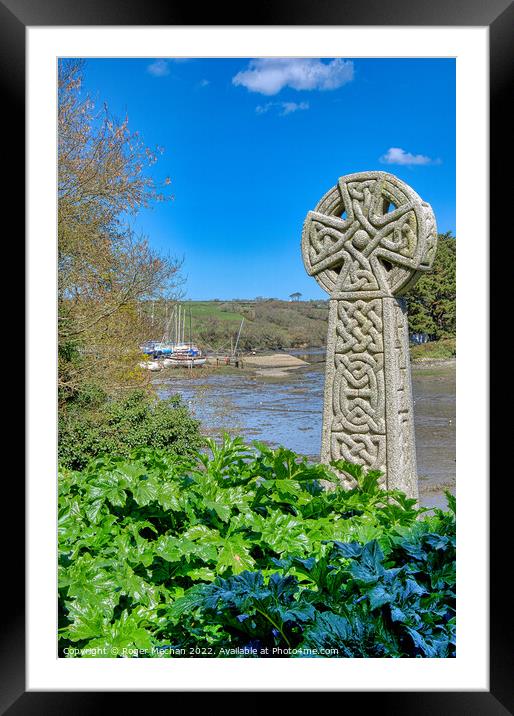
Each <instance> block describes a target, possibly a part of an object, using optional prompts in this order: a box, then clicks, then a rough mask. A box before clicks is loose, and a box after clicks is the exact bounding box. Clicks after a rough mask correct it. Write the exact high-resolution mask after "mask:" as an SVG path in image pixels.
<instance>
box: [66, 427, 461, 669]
mask: <svg viewBox="0 0 514 716" xmlns="http://www.w3.org/2000/svg"><path fill="white" fill-rule="evenodd" d="M208 447H209V454H204V453H200V452H197V453H195V454H194V455H193V456H190V457H187V456H177V455H172V454H171V453H169V452H167V451H165V450H160V449H155V448H152V449H148V448H147V449H139V450H137V451H135V452H134V453H133V454H132V456H131V457H130V459H125V458H123V457H116V458H115V457H102V458H98V459H96V460H93V461H91V462H90V463H89V464H88V466H87V467H86V468H85V469H83V470H82V471H73V470H70V469H67V468H63V469H62V470H61V473H60V477H59V489H60V497H59V501H60V511H59V595H60V610H59V615H60V629H59V643H60V654H61V655H62V656H68V657H73V656H96V657H98V656H100V657H114V656H136V655H137V656H139V657H141V656H144V657H173V656H181V657H184V656H195V657H198V656H218V657H223V656H245V657H248V656H257V657H265V656H270V657H273V656H279V657H283V656H291V657H305V656H307V657H311V656H331V657H404V656H407V657H448V656H454V653H455V637H454V632H455V504H454V500H453V498H450V510H449V511H448V512H443V511H441V510H436V511H435V513H434V514H430V515H427V514H425V513H426V510H420V509H416V508H415V505H414V501H413V500H411V499H408V498H407V497H406V496H405V495H404V494H403V493H401V492H398V491H390V492H385V491H383V490H381V489H380V488H378V486H377V481H378V477H379V473H378V472H367V473H366V472H364V471H363V470H362V469H361V468H360V467H357V466H355V465H351V464H349V463H344V462H339V463H334V466H336V467H337V468H338V469H340V470H341V469H342V470H345V471H347V472H348V473H349V474H351V475H352V476H353V477H354V478H355V480H356V487H355V488H354V489H352V490H349V491H348V490H344V489H342V488H341V487H339V486H338V484H337V480H336V477H335V474H334V473H333V472H332V470H331V469H330V468H329V467H327V466H325V465H320V464H311V463H308V462H307V461H306V459H304V458H300V457H298V456H297V455H296V454H294V453H292V452H291V451H289V450H286V449H284V448H279V449H277V450H271V449H270V448H268V447H266V446H264V445H262V444H258V443H254V446H253V447H252V448H250V447H248V446H246V445H244V443H243V442H242V440H241V439H240V438H236V439H234V440H230V439H229V438H228V437H226V438H225V439H224V442H223V444H222V445H217V444H215V443H214V442H213V441H208ZM327 480H328V481H330V482H332V483H334V486H333V488H332V489H325V488H324V487H323V486H322V484H321V483H320V481H323V484H326V482H325V481H327ZM449 497H450V496H449Z"/></svg>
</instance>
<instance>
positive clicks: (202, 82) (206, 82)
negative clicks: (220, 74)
mask: <svg viewBox="0 0 514 716" xmlns="http://www.w3.org/2000/svg"><path fill="white" fill-rule="evenodd" d="M209 84H210V82H209V80H200V82H199V83H198V85H199V86H200V87H207V85H209Z"/></svg>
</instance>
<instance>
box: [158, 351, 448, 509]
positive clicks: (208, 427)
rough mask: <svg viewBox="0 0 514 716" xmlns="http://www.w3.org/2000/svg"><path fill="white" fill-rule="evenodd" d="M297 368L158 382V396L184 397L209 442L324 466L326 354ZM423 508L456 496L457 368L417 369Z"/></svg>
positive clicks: (302, 355) (315, 354) (303, 355)
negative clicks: (283, 451) (268, 449)
mask: <svg viewBox="0 0 514 716" xmlns="http://www.w3.org/2000/svg"><path fill="white" fill-rule="evenodd" d="M295 355H296V356H297V357H298V358H299V359H300V360H302V361H306V364H305V365H303V366H301V367H297V368H292V369H291V368H289V369H288V368H285V367H284V368H282V367H281V368H278V367H277V368H259V367H257V366H255V367H254V368H253V369H244V370H234V371H231V372H225V371H223V372H216V371H214V372H209V373H205V374H202V372H201V371H198V373H195V374H194V376H193V377H180V376H178V375H176V374H174V373H173V372H172V371H170V372H169V373H168V372H167V373H166V374H165V375H163V374H161V375H159V377H158V378H156V379H155V384H156V388H157V390H158V394H159V395H160V396H161V397H163V398H164V397H167V396H169V395H172V394H174V393H178V394H180V395H181V396H182V397H183V399H184V401H185V402H186V404H187V405H188V406H189V408H190V409H191V411H192V412H193V414H194V415H195V416H196V417H198V418H199V419H200V420H201V421H202V424H203V426H204V431H205V432H206V433H207V434H210V435H213V436H218V435H221V434H222V433H223V432H224V431H226V432H228V433H230V434H231V435H242V436H243V437H244V438H245V439H247V440H248V441H251V440H262V441H264V442H266V443H268V444H270V445H272V446H277V445H284V446H286V447H288V448H290V449H291V450H294V451H295V452H298V453H300V454H303V455H307V456H308V457H309V458H311V459H314V460H315V459H318V456H319V449H320V444H321V416H322V406H323V385H324V369H325V365H324V353H323V351H312V350H311V351H309V352H306V351H305V352H304V351H298V352H295ZM412 381H413V394H414V416H415V430H416V451H417V460H418V475H419V486H420V502H421V504H423V505H425V506H444V505H445V504H446V501H445V498H444V490H445V489H447V490H449V491H450V492H452V493H454V491H455V362H454V361H443V362H441V363H439V362H437V361H430V365H428V363H427V362H423V363H422V364H419V363H413V364H412Z"/></svg>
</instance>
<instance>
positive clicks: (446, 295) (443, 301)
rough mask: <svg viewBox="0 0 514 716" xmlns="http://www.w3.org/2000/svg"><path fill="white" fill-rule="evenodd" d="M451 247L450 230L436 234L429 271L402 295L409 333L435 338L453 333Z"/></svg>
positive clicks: (452, 257)
mask: <svg viewBox="0 0 514 716" xmlns="http://www.w3.org/2000/svg"><path fill="white" fill-rule="evenodd" d="M455 249H456V239H455V237H454V236H453V235H452V233H451V231H448V232H446V233H445V234H439V240H438V243H437V254H436V257H435V260H434V265H433V267H432V270H431V271H429V272H428V273H426V274H424V275H423V276H422V277H421V278H420V279H419V281H418V282H417V283H416V285H415V286H414V287H413V288H411V289H410V290H409V291H408V293H407V294H406V295H405V298H406V299H407V305H408V311H409V313H408V316H409V331H410V332H411V333H428V334H429V335H430V336H433V337H434V339H436V340H438V339H439V338H447V337H450V336H454V335H455V329H456V316H455V256H456V251H455Z"/></svg>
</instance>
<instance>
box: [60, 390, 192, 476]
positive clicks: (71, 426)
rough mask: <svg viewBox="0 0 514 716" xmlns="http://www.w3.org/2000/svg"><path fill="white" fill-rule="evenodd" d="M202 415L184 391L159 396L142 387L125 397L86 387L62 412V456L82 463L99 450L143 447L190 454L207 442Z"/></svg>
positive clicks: (70, 463)
mask: <svg viewBox="0 0 514 716" xmlns="http://www.w3.org/2000/svg"><path fill="white" fill-rule="evenodd" d="M199 425H200V423H199V421H198V420H195V419H194V418H192V417H191V415H190V413H189V411H188V409H187V407H186V406H185V405H183V403H182V401H181V399H180V397H179V396H174V397H172V398H169V399H168V400H156V399H154V398H152V397H151V396H149V395H148V394H146V393H145V392H143V391H141V390H135V391H132V392H131V393H130V394H129V395H128V396H126V397H125V398H123V399H121V400H107V399H106V398H105V396H104V395H103V394H101V393H99V392H98V391H95V390H92V391H82V393H81V394H80V397H79V399H76V400H75V402H74V403H73V404H72V405H70V406H68V409H67V410H66V412H62V413H61V415H60V417H59V461H60V463H61V464H62V465H64V466H66V467H70V468H72V469H78V470H80V469H82V468H83V467H85V466H86V465H87V463H88V462H89V461H90V460H91V459H92V458H96V457H98V456H99V455H105V454H111V455H118V456H123V457H128V456H129V455H130V454H131V452H132V451H133V450H134V449H136V448H139V447H142V446H146V447H150V448H157V449H161V448H166V449H168V450H171V451H172V452H173V453H175V454H177V455H190V454H193V453H194V451H195V450H197V449H198V448H200V446H201V445H202V438H201V436H200V431H199Z"/></svg>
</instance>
